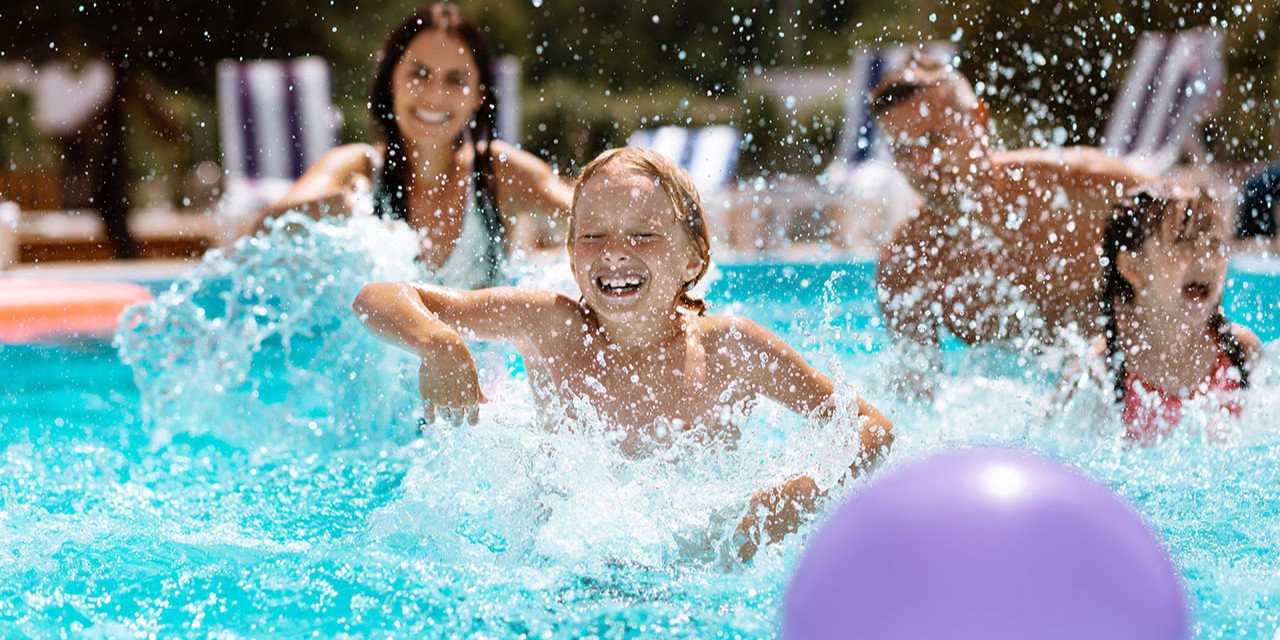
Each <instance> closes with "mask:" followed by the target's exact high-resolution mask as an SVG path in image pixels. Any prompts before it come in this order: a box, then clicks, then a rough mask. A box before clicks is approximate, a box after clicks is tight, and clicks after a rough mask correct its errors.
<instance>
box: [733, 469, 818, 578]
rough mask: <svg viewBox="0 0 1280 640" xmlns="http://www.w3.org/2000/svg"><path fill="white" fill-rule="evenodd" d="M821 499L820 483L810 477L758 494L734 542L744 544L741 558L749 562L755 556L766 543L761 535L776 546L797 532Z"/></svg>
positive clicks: (740, 550)
mask: <svg viewBox="0 0 1280 640" xmlns="http://www.w3.org/2000/svg"><path fill="white" fill-rule="evenodd" d="M821 496H822V491H820V490H819V489H818V483H816V482H814V481H813V478H810V477H809V476H800V477H799V478H795V479H792V480H788V481H787V482H786V483H785V484H783V485H782V486H780V487H773V488H771V489H765V490H764V491H761V492H759V493H757V494H756V495H755V496H754V497H752V498H751V506H750V507H748V508H747V515H746V517H745V518H743V519H742V522H740V523H739V524H738V530H737V532H736V535H735V539H736V540H741V541H742V543H741V544H740V545H739V546H738V557H739V558H741V559H742V561H743V562H746V561H748V560H750V559H751V558H752V557H754V556H755V555H756V551H757V550H758V548H759V547H760V545H761V544H762V542H763V541H762V540H761V537H762V536H761V535H760V534H761V533H763V534H764V536H763V537H765V538H766V540H767V541H768V542H777V541H779V540H781V539H783V538H784V537H786V536H787V535H788V534H790V533H793V532H795V530H796V529H799V528H800V523H801V522H803V521H804V519H805V517H806V516H808V515H809V514H810V513H813V512H814V511H815V510H816V508H817V503H818V498H819V497H821Z"/></svg>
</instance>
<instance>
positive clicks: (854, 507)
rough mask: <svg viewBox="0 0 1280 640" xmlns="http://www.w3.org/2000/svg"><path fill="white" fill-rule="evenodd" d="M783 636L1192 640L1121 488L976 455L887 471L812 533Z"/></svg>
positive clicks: (1171, 581) (1000, 454)
mask: <svg viewBox="0 0 1280 640" xmlns="http://www.w3.org/2000/svg"><path fill="white" fill-rule="evenodd" d="M782 632H783V634H782V635H783V638H785V639H786V640H819V639H829V638H868V639H874V640H898V639H901V640H922V639H932V638H945V639H948V640H967V639H970V638H972V639H974V640H978V639H981V640H1183V639H1185V638H1189V637H1190V633H1191V631H1190V625H1189V620H1188V614H1187V604H1186V600H1185V596H1184V594H1183V590H1182V584H1181V582H1180V580H1179V578H1178V575H1177V573H1176V571H1175V569H1174V567H1173V564H1172V563H1171V562H1170V560H1169V558H1168V556H1167V555H1166V552H1165V549H1164V547H1163V546H1162V545H1161V544H1160V541H1159V540H1157V539H1156V537H1155V535H1154V534H1153V533H1152V532H1151V530H1150V529H1148V528H1147V526H1146V524H1145V523H1144V522H1143V520H1142V518H1141V517H1139V516H1138V514H1137V513H1135V512H1134V510H1133V509H1132V508H1130V507H1129V506H1128V505H1127V504H1126V503H1125V502H1124V501H1122V500H1121V499H1120V498H1119V497H1117V496H1116V495H1114V494H1113V493H1112V492H1111V491H1110V490H1108V489H1107V488H1106V487H1103V486H1102V485H1100V484H1098V483H1097V482H1094V481H1093V480H1091V479H1089V478H1087V477H1085V476H1083V475H1081V474H1080V473H1079V472H1076V471H1073V470H1071V469H1069V468H1067V467H1064V466H1062V465H1061V464H1058V463H1056V462H1053V461H1052V460H1049V459H1046V458H1043V457H1039V456H1034V455H1030V454H1027V453H1021V452H1017V451H1011V450H1007V449H994V448H973V449H964V450H958V451H953V452H948V453H943V454H940V455H936V456H933V457H930V458H928V459H925V460H921V461H919V462H915V463H912V464H908V465H905V466H903V467H901V468H898V469H894V470H892V471H889V472H886V473H885V474H884V475H882V476H880V477H878V478H875V479H874V480H872V481H871V482H870V483H869V484H868V485H867V486H865V487H863V488H862V489H860V490H859V491H857V492H856V493H854V494H853V495H852V496H851V497H850V498H849V499H848V501H847V502H845V503H844V504H843V505H841V506H840V507H839V508H838V509H837V510H836V511H835V513H834V514H832V515H831V517H830V518H829V519H828V520H827V521H826V522H825V523H823V524H822V526H821V528H820V529H819V530H818V531H817V533H815V534H814V536H813V538H812V539H811V540H810V542H809V547H808V549H807V550H806V551H805V554H804V557H803V558H802V559H801V561H800V565H799V567H798V568H797V570H796V573H795V575H794V576H793V578H792V581H791V586H790V588H789V589H788V592H787V596H786V604H785V607H784V611H783V627H782Z"/></svg>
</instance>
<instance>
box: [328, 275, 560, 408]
mask: <svg viewBox="0 0 1280 640" xmlns="http://www.w3.org/2000/svg"><path fill="white" fill-rule="evenodd" d="M561 298H562V297H561V296H557V295H556V294H553V293H549V292H545V291H534V290H529V289H514V288H499V289H482V290H479V291H461V290H456V289H448V288H445V287H437V286H432V285H425V284H414V283H396V282H384V283H373V284H367V285H365V286H364V287H362V288H361V289H360V293H359V295H357V296H356V299H355V302H354V303H353V304H352V307H353V308H354V309H355V311H356V313H357V314H359V316H360V319H361V321H362V322H364V324H365V326H366V327H368V328H369V330H370V331H372V332H373V333H374V335H376V336H378V337H379V338H382V339H383V340H385V341H387V342H390V343H392V344H394V345H396V346H399V347H402V348H404V349H407V350H409V351H412V352H413V353H415V354H417V355H418V356H419V357H421V358H422V366H421V368H420V369H419V382H418V387H419V390H420V391H421V393H422V400H423V408H424V411H425V412H426V418H427V420H428V421H430V420H432V419H434V417H435V414H436V413H437V410H439V411H441V412H443V414H444V417H445V418H446V419H447V420H449V421H450V422H453V423H460V422H462V421H464V420H466V421H469V422H472V423H475V422H476V420H477V419H478V409H479V405H480V404H481V403H483V402H485V401H486V398H485V397H484V393H483V392H482V391H481V390H480V383H479V375H478V374H477V372H476V365H475V360H474V359H473V358H472V357H471V352H470V351H469V350H468V349H467V345H466V342H464V341H463V335H466V336H467V337H471V338H476V339H481V340H504V341H507V342H510V343H512V344H513V345H515V346H516V348H517V349H518V350H519V351H520V352H521V353H522V354H523V355H525V356H529V355H534V354H537V353H538V352H539V351H540V349H539V347H540V346H541V343H540V340H539V336H543V335H546V332H543V331H542V330H541V329H542V328H543V327H544V323H545V322H548V321H552V320H553V319H555V318H558V317H559V316H560V315H563V313H564V312H565V311H569V310H571V309H572V307H571V306H569V305H566V304H565V302H564V301H563V300H561ZM571 304H572V303H570V305H571Z"/></svg>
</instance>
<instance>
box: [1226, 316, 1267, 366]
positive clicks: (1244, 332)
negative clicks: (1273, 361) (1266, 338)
mask: <svg viewBox="0 0 1280 640" xmlns="http://www.w3.org/2000/svg"><path fill="white" fill-rule="evenodd" d="M1230 331H1231V335H1232V336H1233V337H1234V338H1235V339H1236V342H1239V343H1240V349H1241V351H1243V352H1244V358H1245V360H1246V361H1248V362H1254V361H1256V360H1257V359H1258V358H1260V357H1262V340H1261V339H1260V338H1258V334H1256V333H1254V332H1253V330H1252V329H1250V328H1249V327H1246V326H1244V325H1242V324H1234V323H1233V324H1232V325H1231V327H1230Z"/></svg>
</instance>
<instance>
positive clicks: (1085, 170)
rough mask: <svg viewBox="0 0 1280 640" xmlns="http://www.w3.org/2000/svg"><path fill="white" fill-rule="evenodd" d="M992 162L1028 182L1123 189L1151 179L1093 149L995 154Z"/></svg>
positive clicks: (1015, 151) (1022, 150)
mask: <svg viewBox="0 0 1280 640" xmlns="http://www.w3.org/2000/svg"><path fill="white" fill-rule="evenodd" d="M993 160H994V163H995V165H996V166H997V167H1000V168H1004V169H1007V170H1015V171H1017V170H1021V171H1024V172H1027V173H1028V174H1029V175H1027V176H1026V177H1028V178H1031V177H1041V178H1057V179H1059V180H1096V181H1104V182H1111V183H1119V184H1121V185H1123V186H1124V187H1129V186H1135V185H1137V184H1141V183H1142V182H1146V181H1150V180H1152V179H1154V178H1153V177H1152V176H1148V175H1146V174H1144V173H1142V172H1140V171H1138V170H1136V169H1134V168H1133V167H1132V166H1130V165H1129V164H1128V163H1127V162H1125V161H1124V160H1123V159H1121V158H1117V157H1115V156H1112V155H1109V154H1107V153H1106V152H1105V151H1103V150H1102V149H1099V148H1097V147H1062V148H1059V149H1012V150H1007V151H1000V152H997V153H996V154H995V156H994V158H993Z"/></svg>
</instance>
